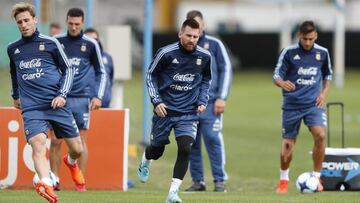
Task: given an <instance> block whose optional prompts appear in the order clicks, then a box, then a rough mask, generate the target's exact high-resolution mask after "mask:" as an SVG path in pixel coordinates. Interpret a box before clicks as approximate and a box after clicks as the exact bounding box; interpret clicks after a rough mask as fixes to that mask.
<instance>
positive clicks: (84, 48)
mask: <svg viewBox="0 0 360 203" xmlns="http://www.w3.org/2000/svg"><path fill="white" fill-rule="evenodd" d="M80 51H82V52H85V51H86V44H82V45H81V47H80Z"/></svg>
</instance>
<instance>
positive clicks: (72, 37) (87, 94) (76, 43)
mask: <svg viewBox="0 0 360 203" xmlns="http://www.w3.org/2000/svg"><path fill="white" fill-rule="evenodd" d="M66 22H67V29H68V31H67V33H63V34H60V35H57V36H55V37H56V38H57V39H58V40H59V42H60V43H61V45H62V46H63V47H64V51H65V53H66V55H67V56H68V58H69V61H70V63H71V64H72V66H74V68H75V75H74V84H73V87H72V89H71V92H70V93H69V95H68V100H67V102H68V104H69V107H70V108H71V111H72V113H73V115H74V118H75V120H76V124H77V126H78V127H79V129H80V137H81V140H82V144H83V148H84V151H83V153H82V154H81V156H80V158H79V167H80V170H81V171H82V172H83V173H84V174H85V172H86V171H85V170H86V165H87V161H88V149H87V136H86V135H87V129H88V128H89V121H90V110H95V109H98V108H100V107H101V100H102V98H103V95H104V91H105V84H106V72H105V68H104V64H103V62H102V59H101V51H100V48H99V45H98V43H97V42H96V41H95V40H94V39H92V38H90V37H88V36H86V35H84V34H83V31H82V28H83V26H84V12H83V11H82V10H81V9H79V8H71V9H69V11H68V13H67V18H66ZM94 70H95V78H94V76H93V73H92V71H94ZM93 81H96V84H95V85H96V90H95V91H96V95H95V96H94V97H92V98H91V96H92V85H91V84H92V82H93ZM90 100H91V101H90ZM89 108H90V109H89ZM50 164H51V170H52V171H53V172H54V174H55V175H56V176H57V178H58V176H59V173H58V171H59V168H60V164H61V140H59V139H56V137H54V136H52V139H51V146H50ZM76 189H77V191H80V192H82V191H86V188H85V185H77V186H76Z"/></svg>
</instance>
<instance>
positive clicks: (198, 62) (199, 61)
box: [196, 58, 202, 66]
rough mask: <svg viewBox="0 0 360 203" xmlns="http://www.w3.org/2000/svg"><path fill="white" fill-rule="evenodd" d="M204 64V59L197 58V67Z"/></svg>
mask: <svg viewBox="0 0 360 203" xmlns="http://www.w3.org/2000/svg"><path fill="white" fill-rule="evenodd" d="M201 63H202V59H201V58H197V59H196V65H198V66H200V65H201Z"/></svg>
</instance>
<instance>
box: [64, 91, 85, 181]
mask: <svg viewBox="0 0 360 203" xmlns="http://www.w3.org/2000/svg"><path fill="white" fill-rule="evenodd" d="M67 104H68V105H69V107H70V109H71V112H72V114H73V115H74V118H75V121H76V125H77V126H78V128H79V130H80V138H81V143H82V149H83V151H82V153H81V156H80V157H79V160H78V164H79V167H80V170H81V171H82V172H83V173H84V174H85V172H86V167H87V163H88V158H89V151H88V148H87V130H88V129H89V126H90V110H89V105H90V100H89V99H88V98H68V99H67Z"/></svg>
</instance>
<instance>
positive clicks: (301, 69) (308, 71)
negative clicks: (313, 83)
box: [298, 67, 318, 75]
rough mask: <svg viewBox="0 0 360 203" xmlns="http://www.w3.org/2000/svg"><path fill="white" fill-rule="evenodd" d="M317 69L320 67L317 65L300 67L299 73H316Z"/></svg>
mask: <svg viewBox="0 0 360 203" xmlns="http://www.w3.org/2000/svg"><path fill="white" fill-rule="evenodd" d="M317 69H318V68H317V67H309V68H303V67H300V68H299V69H298V75H316V74H317Z"/></svg>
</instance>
